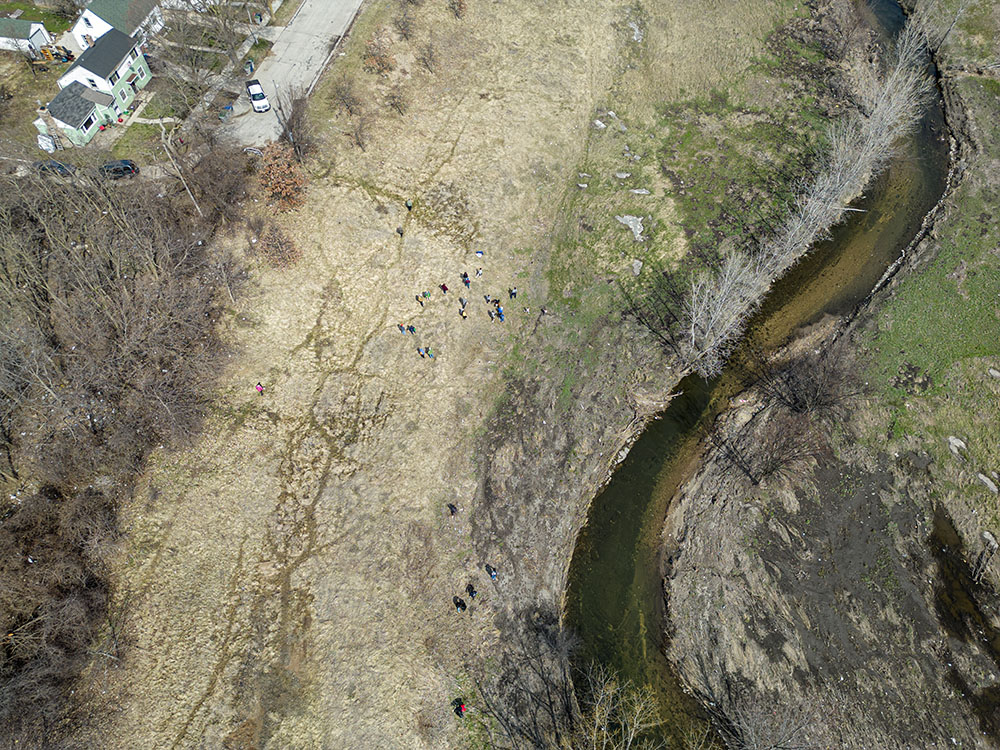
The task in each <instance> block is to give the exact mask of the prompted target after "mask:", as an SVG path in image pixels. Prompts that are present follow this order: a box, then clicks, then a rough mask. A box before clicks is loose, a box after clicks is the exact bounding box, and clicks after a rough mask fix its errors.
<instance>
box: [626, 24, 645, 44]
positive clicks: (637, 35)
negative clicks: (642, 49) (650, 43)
mask: <svg viewBox="0 0 1000 750" xmlns="http://www.w3.org/2000/svg"><path fill="white" fill-rule="evenodd" d="M628 25H629V26H630V27H631V29H632V41H633V42H641V41H642V29H641V28H639V24H637V23H636V22H635V21H629V22H628Z"/></svg>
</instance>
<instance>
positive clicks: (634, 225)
mask: <svg viewBox="0 0 1000 750" xmlns="http://www.w3.org/2000/svg"><path fill="white" fill-rule="evenodd" d="M615 218H616V219H617V220H618V221H619V222H621V223H622V224H624V225H625V226H627V227H628V228H629V229H631V230H632V236H633V237H635V241H636V242H645V241H646V238H645V237H643V236H642V217H641V216H629V215H628V214H626V215H625V216H616V217H615Z"/></svg>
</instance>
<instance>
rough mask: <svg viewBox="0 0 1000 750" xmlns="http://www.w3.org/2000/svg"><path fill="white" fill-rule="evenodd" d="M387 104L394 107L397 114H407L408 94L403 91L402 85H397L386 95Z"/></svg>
mask: <svg viewBox="0 0 1000 750" xmlns="http://www.w3.org/2000/svg"><path fill="white" fill-rule="evenodd" d="M385 103H386V104H388V105H389V106H390V107H392V108H393V109H394V110H396V112H398V113H399V114H401V115H403V114H406V107H407V106H408V102H407V98H406V92H405V91H404V90H403V87H402V85H401V84H398V83H397V84H396V85H395V86H393V87H392V88H391V89H389V92H388V93H387V94H386V95H385Z"/></svg>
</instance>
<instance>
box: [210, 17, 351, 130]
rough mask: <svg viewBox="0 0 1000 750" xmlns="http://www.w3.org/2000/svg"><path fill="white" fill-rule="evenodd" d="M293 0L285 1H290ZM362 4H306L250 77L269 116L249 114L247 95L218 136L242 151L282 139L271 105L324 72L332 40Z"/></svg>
mask: <svg viewBox="0 0 1000 750" xmlns="http://www.w3.org/2000/svg"><path fill="white" fill-rule="evenodd" d="M292 1H293V0H286V2H292ZM360 5H361V0H305V2H303V3H302V5H301V7H300V8H299V9H298V10H297V11H296V12H295V15H294V16H292V19H291V20H290V21H289V22H288V25H287V26H284V27H283V28H282V29H281V31H280V32H279V33H278V35H277V38H276V39H275V42H274V46H273V47H271V53H270V54H269V55H268V56H267V58H266V59H265V60H264V62H263V63H262V64H261V66H260V68H258V69H257V70H256V71H255V72H254V74H253V76H252V77H253V78H257V79H258V80H259V81H260V83H261V85H262V86H263V87H264V92H265V93H266V94H267V97H268V99H269V100H270V101H271V105H272V107H271V111H270V112H266V113H264V114H257V113H255V112H253V111H251V109H250V102H249V100H248V99H247V96H246V92H243V95H242V96H241V97H240V98H239V101H238V102H237V103H236V105H235V109H234V113H233V115H232V116H231V117H230V119H229V121H228V122H227V123H226V124H225V126H224V127H223V128H222V135H223V136H224V137H228V138H231V139H233V140H235V141H236V142H237V143H239V144H240V145H241V146H261V145H263V144H265V143H268V142H270V141H273V140H276V139H277V138H278V136H279V135H281V126H280V125H279V124H278V117H277V114H276V113H275V107H274V104H275V102H276V100H277V99H278V97H280V98H281V100H282V101H283V102H288V101H289V100H290V99H291V98H292V95H293V94H295V95H298V94H301V93H305V92H306V91H307V90H308V89H309V87H310V86H312V84H313V82H314V81H315V80H316V79H317V78H318V77H319V74H320V73H322V72H323V67H324V65H325V64H326V61H327V59H328V58H329V56H330V49H331V47H332V46H333V43H334V41H335V39H336V38H338V37H340V36H342V35H343V34H344V32H346V31H347V27H348V26H349V25H350V23H351V20H352V19H353V18H354V14H355V13H357V11H358V7H359V6H360Z"/></svg>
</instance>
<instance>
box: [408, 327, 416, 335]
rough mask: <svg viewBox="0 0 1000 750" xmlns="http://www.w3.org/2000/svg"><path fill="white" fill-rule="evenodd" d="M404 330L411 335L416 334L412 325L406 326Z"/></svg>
mask: <svg viewBox="0 0 1000 750" xmlns="http://www.w3.org/2000/svg"><path fill="white" fill-rule="evenodd" d="M406 332H407V333H409V334H410V335H411V336H416V335H417V329H416V328H415V327H414V326H413V325H408V326H406Z"/></svg>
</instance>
